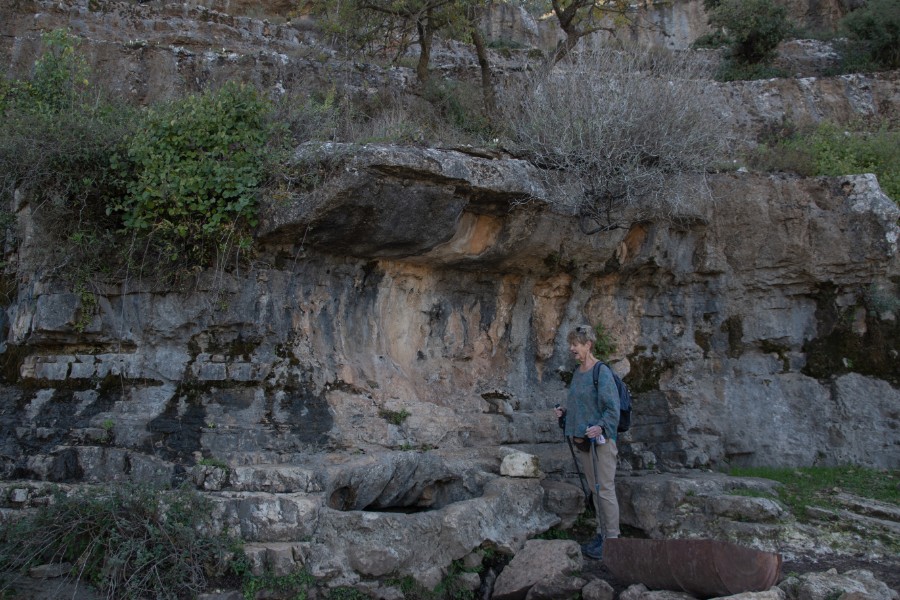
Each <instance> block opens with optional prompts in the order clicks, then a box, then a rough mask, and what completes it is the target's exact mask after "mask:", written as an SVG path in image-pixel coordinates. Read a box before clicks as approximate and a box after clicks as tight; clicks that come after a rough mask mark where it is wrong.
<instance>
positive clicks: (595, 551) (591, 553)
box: [581, 533, 603, 560]
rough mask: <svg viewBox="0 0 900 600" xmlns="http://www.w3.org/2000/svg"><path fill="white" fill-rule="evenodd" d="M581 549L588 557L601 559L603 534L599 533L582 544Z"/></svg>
mask: <svg viewBox="0 0 900 600" xmlns="http://www.w3.org/2000/svg"><path fill="white" fill-rule="evenodd" d="M581 551H582V552H583V553H584V555H585V556H587V557H588V558H593V559H594V560H600V559H601V558H602V557H603V536H602V535H600V534H599V533H598V534H597V537H595V538H594V539H592V540H591V541H589V542H588V543H587V544H583V545H582V546H581Z"/></svg>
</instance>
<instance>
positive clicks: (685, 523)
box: [0, 146, 900, 581]
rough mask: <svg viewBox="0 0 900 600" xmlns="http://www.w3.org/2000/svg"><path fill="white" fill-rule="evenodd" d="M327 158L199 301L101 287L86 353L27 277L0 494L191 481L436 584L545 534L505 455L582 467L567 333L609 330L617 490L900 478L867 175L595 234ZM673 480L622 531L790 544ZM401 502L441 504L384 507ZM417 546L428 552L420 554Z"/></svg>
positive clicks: (80, 338)
mask: <svg viewBox="0 0 900 600" xmlns="http://www.w3.org/2000/svg"><path fill="white" fill-rule="evenodd" d="M329 153H332V154H331V155H329ZM308 156H309V155H308V153H306V152H304V153H300V154H298V161H301V160H308ZM317 160H323V161H326V162H328V164H330V165H331V166H332V168H333V177H332V178H331V179H330V180H329V181H328V183H327V184H326V185H324V186H321V187H320V188H319V189H317V190H314V191H313V192H310V193H309V194H307V195H301V196H297V197H296V198H293V199H292V200H291V201H289V202H287V203H285V202H280V203H278V204H272V205H270V206H268V207H267V208H266V211H265V215H264V219H263V221H262V224H261V227H260V232H259V240H260V243H261V247H262V248H263V255H262V258H261V260H260V261H259V262H258V263H257V264H256V265H255V266H254V267H253V268H252V269H250V270H248V271H242V272H240V273H238V272H235V273H216V274H215V275H216V279H212V278H211V279H210V280H209V281H207V282H201V283H200V286H199V287H198V289H197V290H196V291H195V292H193V293H192V294H191V295H189V296H184V295H179V294H176V293H159V292H155V291H151V290H150V289H149V288H148V289H144V288H141V287H140V285H139V284H130V287H129V288H125V287H123V288H121V289H108V290H105V291H104V292H103V293H102V294H101V296H100V302H99V310H98V312H97V314H95V315H94V316H93V320H92V321H91V323H90V325H89V326H88V327H87V328H86V329H85V330H84V331H83V332H81V333H79V332H77V331H75V323H76V321H77V318H78V314H79V311H80V308H81V307H80V300H79V299H78V298H77V297H75V295H74V294H72V293H71V292H70V291H68V290H66V289H65V288H64V287H59V286H58V285H57V284H55V283H54V282H53V281H48V280H44V279H42V278H40V277H38V276H37V274H36V273H35V274H34V275H33V276H31V277H30V278H29V277H25V278H23V279H22V280H21V286H20V289H19V292H18V296H17V301H16V303H15V304H12V305H10V306H9V307H8V309H7V313H8V315H9V323H10V329H9V336H8V339H7V353H8V356H9V357H10V358H11V359H12V360H13V363H12V364H13V366H14V368H13V369H12V371H11V372H12V373H13V377H12V378H10V379H8V381H7V385H6V387H4V389H3V394H4V398H6V401H5V404H4V411H3V414H2V421H0V423H2V427H3V432H4V435H3V445H4V449H3V463H2V469H3V475H4V477H5V478H31V479H37V480H47V481H58V482H79V481H115V480H119V479H125V478H139V479H144V480H145V479H151V480H157V481H161V482H166V481H179V480H182V479H185V478H188V477H192V478H193V480H194V481H195V483H197V485H198V486H199V487H201V488H203V489H207V490H210V491H211V492H213V493H214V496H213V497H214V498H215V499H216V502H217V506H219V509H218V513H217V514H218V515H219V517H218V518H219V520H220V521H221V522H222V523H223V525H227V526H230V527H232V528H234V529H235V530H239V531H240V532H241V534H242V536H243V537H244V538H245V539H247V540H249V541H254V542H258V543H267V542H277V543H292V542H297V541H299V540H311V541H310V542H309V543H308V544H307V545H306V546H304V548H305V550H304V551H303V557H302V560H301V561H300V562H298V563H297V564H301V562H302V564H304V565H306V566H309V567H310V568H311V569H312V570H313V571H314V572H315V573H317V574H319V575H320V576H323V577H328V578H331V579H333V580H334V581H354V580H355V578H358V577H360V576H373V577H374V576H380V575H383V574H386V573H389V572H393V571H397V572H407V573H415V574H416V575H417V576H419V577H422V578H423V580H425V581H433V580H435V579H439V578H440V576H441V571H440V568H441V565H447V564H449V562H450V561H451V560H455V559H457V558H460V557H462V556H465V555H466V554H467V553H469V552H471V551H472V549H473V548H476V547H478V546H479V545H480V544H481V543H484V542H485V541H486V540H490V541H491V542H492V543H495V544H497V545H500V546H502V547H506V548H508V549H509V550H510V551H513V550H515V549H516V548H517V547H518V546H519V545H521V544H522V543H524V541H525V539H526V538H527V537H528V536H529V535H533V534H534V533H537V532H538V531H541V530H542V528H544V529H545V528H547V527H549V526H550V525H551V524H553V523H556V522H559V520H560V518H561V517H557V516H555V515H551V514H550V513H549V512H547V508H546V507H547V503H546V502H545V500H544V495H545V492H544V488H543V487H541V486H540V485H539V484H538V482H537V481H531V482H529V481H528V480H521V481H520V483H519V484H517V485H522V486H526V487H524V488H522V489H521V490H519V491H518V492H517V493H512V492H511V491H509V490H510V486H511V485H513V484H512V483H509V482H508V481H507V479H505V478H499V473H500V472H501V469H502V466H501V460H502V456H503V455H502V454H501V453H498V452H497V449H498V447H502V446H511V447H513V448H516V449H518V450H522V451H525V452H527V453H529V454H532V455H534V456H536V457H537V458H538V459H539V464H540V471H541V472H544V473H549V474H551V475H553V474H555V475H557V476H559V475H565V474H566V473H567V472H569V470H570V469H571V466H570V464H571V462H570V456H569V455H568V451H567V448H566V447H565V445H563V444H562V443H560V442H561V439H560V433H559V429H558V427H557V424H556V421H555V418H554V417H553V413H552V411H551V410H550V408H551V407H552V405H553V404H555V403H556V402H557V401H559V400H560V399H561V398H562V397H563V396H564V384H563V382H562V379H561V378H560V373H563V372H564V371H565V370H566V369H568V368H570V366H569V364H568V357H567V352H566V342H565V332H566V330H567V328H568V327H569V326H571V325H573V324H575V323H578V322H583V321H587V322H598V321H600V322H603V323H605V324H606V325H607V327H608V329H609V331H610V332H611V334H612V335H613V336H614V337H615V339H616V340H617V342H618V347H619V351H620V358H621V359H622V360H620V361H619V364H618V365H617V368H620V369H622V371H623V373H624V372H626V371H627V377H626V379H627V380H628V381H630V382H631V384H632V388H633V390H634V392H635V394H636V397H635V411H636V412H635V419H634V426H633V429H632V431H631V432H630V433H629V434H628V435H627V436H625V437H623V439H622V440H621V443H620V447H621V452H622V454H621V456H622V458H623V469H625V470H627V469H628V468H629V467H632V468H637V469H640V468H646V467H649V466H659V465H663V466H667V467H668V468H682V467H700V466H715V465H719V464H723V463H724V462H725V461H729V462H731V463H732V464H734V463H743V464H748V465H752V464H784V465H788V464H794V465H797V464H799V465H803V464H836V463H844V462H856V463H860V464H867V465H870V466H874V467H890V468H896V466H897V465H898V463H900V449H898V447H897V444H896V437H895V435H894V434H893V433H892V432H894V431H896V428H897V426H898V423H897V414H896V411H895V407H896V405H897V401H898V391H897V388H896V387H895V385H896V381H898V372H897V369H898V363H897V361H896V360H892V358H891V357H894V356H895V353H896V352H897V348H896V340H897V339H898V336H897V335H896V328H897V326H898V325H897V320H896V316H895V315H894V313H892V312H891V311H890V310H887V309H885V307H884V306H881V308H878V307H874V306H867V304H866V303H867V299H868V298H869V297H870V296H871V291H872V289H873V286H875V285H878V286H881V287H880V288H879V289H880V290H882V292H884V293H887V294H896V291H895V288H894V287H892V286H895V285H896V283H895V282H896V279H897V276H898V261H897V242H898V227H897V217H898V214H900V213H898V209H897V207H896V205H894V204H893V203H892V202H890V201H889V200H888V199H887V198H885V197H884V196H883V194H881V193H880V191H879V190H878V187H877V183H876V182H875V181H874V179H873V178H871V177H868V176H853V177H844V178H830V179H829V178H821V179H810V180H804V179H793V178H783V177H763V176H758V175H749V174H740V173H738V174H731V175H722V176H717V177H713V178H711V179H710V181H709V185H710V188H711V190H712V195H713V197H715V198H718V201H717V202H716V203H714V204H712V205H709V206H698V207H697V208H696V213H695V214H694V215H693V216H692V217H691V219H690V220H685V221H682V222H680V223H678V224H672V223H668V222H659V223H640V224H635V225H633V226H632V227H631V228H630V229H629V230H627V231H621V232H616V233H614V234H611V235H607V236H604V237H590V238H588V237H584V236H583V235H582V234H580V233H579V232H578V230H577V225H576V224H575V223H574V222H573V220H572V219H571V218H570V217H569V216H567V214H566V213H565V212H561V211H560V210H559V209H557V208H556V207H554V206H553V205H551V204H548V203H547V202H546V200H544V199H543V192H542V190H541V189H540V187H539V185H538V184H537V183H535V178H534V177H533V176H532V167H530V166H528V165H527V164H525V163H522V162H521V161H515V160H507V159H503V158H488V157H484V156H471V155H468V154H464V153H461V152H456V151H447V150H444V151H441V150H434V149H431V150H411V149H403V148H393V147H368V148H364V149H362V150H360V151H359V152H352V153H351V152H348V150H347V149H346V148H343V147H339V146H326V147H324V148H321V149H320V152H319V154H318V155H317ZM329 161H330V162H329ZM526 199H527V201H525V200H526ZM18 217H19V219H20V222H21V226H22V227H29V226H30V225H29V223H30V222H31V221H32V220H33V219H35V218H39V215H34V214H33V213H32V209H31V207H30V206H29V205H28V204H27V202H26V203H23V204H22V206H21V209H20V210H19V213H18ZM404 224H408V225H409V228H408V229H407V228H405V227H404V226H403V225H404ZM860 240H865V242H864V243H860ZM34 251H35V248H33V247H30V246H29V245H28V244H27V243H25V244H23V245H22V247H21V251H20V253H19V255H18V256H17V257H16V260H17V261H18V264H19V265H27V264H29V261H31V260H32V254H31V253H32V252H34ZM22 272H23V273H28V271H27V270H22ZM847 339H849V340H856V341H855V342H854V343H853V344H849V345H848V344H846V343H843V342H841V343H837V342H835V341H834V340H845V341H846V340H847ZM833 346H834V347H833ZM892 353H894V354H892ZM851 365H852V368H851ZM812 406H814V407H815V409H814V410H811V409H810V407H812ZM393 415H402V418H397V417H394V416H393ZM838 423H839V425H837V424H838ZM415 449H419V450H420V452H415V451H414V450H415ZM423 451H424V452H423ZM358 453H364V454H358ZM202 457H205V458H207V459H211V460H212V461H214V462H213V463H212V464H206V465H199V466H198V467H197V468H195V469H194V470H192V471H191V472H187V471H186V469H191V468H192V465H194V464H195V463H196V462H197V461H198V460H199V459H200V458H202ZM216 464H220V465H224V464H227V465H228V467H229V468H228V469H223V468H222V466H215V465H216ZM533 474H535V475H536V474H537V473H536V472H535V473H533ZM639 481H640V482H645V483H643V484H641V485H645V486H647V487H646V488H644V489H642V491H641V492H640V493H638V492H637V491H636V490H638V489H640V486H638V487H634V486H633V485H632V484H636V483H637V482H639ZM675 481H676V480H674V479H673V480H670V481H668V482H660V483H658V484H657V483H655V480H654V479H653V478H648V479H644V478H622V479H621V481H620V483H619V488H620V490H619V491H620V496H621V497H622V499H623V522H625V523H627V524H633V525H634V526H636V527H639V528H641V529H642V530H644V531H646V532H648V533H649V534H651V535H671V534H675V533H678V532H684V531H694V532H696V531H699V530H701V529H702V530H704V531H711V529H710V527H709V526H708V525H707V522H708V521H709V515H710V514H712V515H716V516H717V517H719V519H718V521H716V522H717V523H719V525H718V526H717V528H713V529H712V531H713V532H714V533H715V534H716V535H717V536H720V537H725V538H727V539H737V540H743V541H749V542H750V543H754V544H757V545H765V544H766V543H767V542H766V540H772V539H784V538H785V536H779V535H776V533H775V532H777V531H778V530H779V528H780V527H782V523H781V522H780V519H781V518H782V513H781V509H780V508H779V507H778V505H777V504H775V503H773V502H772V501H769V500H765V499H752V500H750V499H741V498H738V497H732V496H731V495H729V494H728V493H727V490H725V489H723V488H722V487H721V486H719V487H718V488H717V489H715V490H714V491H710V492H709V493H702V494H697V495H696V496H689V495H688V494H687V493H686V491H685V489H684V488H683V487H681V486H679V485H675V484H674V482H675ZM501 482H502V483H501ZM686 485H687V486H695V487H696V490H697V491H702V490H703V489H704V488H703V486H704V485H706V484H704V483H703V482H702V478H701V479H690V480H689V483H687V484H686ZM697 486H700V487H697ZM654 487H656V488H659V489H656V491H652V492H650V493H647V490H648V489H654ZM713 488H715V486H713ZM576 489H577V488H576ZM666 490H669V491H668V492H666ZM574 496H575V497H576V498H577V492H576V493H575V494H574ZM17 497H18V496H16V495H13V496H12V498H17ZM684 506H689V507H690V506H693V507H694V508H695V509H694V510H690V511H687V513H684V514H681V515H680V516H679V518H678V519H674V517H672V516H671V515H672V514H673V513H675V512H678V511H683V507H684ZM395 509H404V510H411V511H419V510H423V509H428V511H427V512H414V513H412V514H410V515H407V516H401V515H396V514H388V513H381V512H379V511H383V510H395ZM551 510H552V509H551ZM560 513H561V514H566V515H568V517H567V518H571V514H572V513H571V512H570V509H562V508H561V509H560ZM748 519H750V520H753V521H755V523H754V524H753V525H752V526H750V525H748V524H747V523H746V522H745V521H746V520H748ZM504 523H506V524H504ZM350 531H353V532H355V533H354V534H353V535H354V536H355V539H358V540H360V543H358V544H356V545H354V546H353V547H352V548H351V547H345V545H344V542H343V541H342V540H345V539H346V538H347V536H348V535H350ZM360 531H363V532H368V533H367V534H365V535H361V534H360V533H359V532H360ZM427 531H436V532H441V535H440V536H439V538H434V539H432V538H430V537H428V536H427V535H423V534H421V533H412V532H427ZM451 531H452V532H454V533H453V535H450V534H449V533H448V532H451ZM788 531H791V532H795V531H799V530H797V529H791V528H788ZM801 533H802V532H801ZM796 535H799V536H800V538H802V539H803V540H808V538H809V536H806V537H804V536H803V535H801V534H796ZM804 543H806V542H796V541H795V545H797V546H800V547H802V546H803V544H804ZM342 548H343V549H342ZM267 556H268V554H267ZM426 565H427V566H426ZM434 565H437V566H436V567H434ZM435 569H437V570H435Z"/></svg>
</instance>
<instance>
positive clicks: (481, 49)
mask: <svg viewBox="0 0 900 600" xmlns="http://www.w3.org/2000/svg"><path fill="white" fill-rule="evenodd" d="M470 24H471V26H472V43H473V44H475V54H476V55H477V56H478V66H479V67H480V68H481V93H482V95H483V96H484V110H485V112H487V115H488V118H489V119H493V116H494V113H495V112H496V110H497V100H496V97H495V94H494V82H493V80H492V77H491V63H490V62H488V57H487V47H486V46H485V45H484V38H483V37H482V35H481V30H480V29H478V21H477V19H475V18H473V19H471V20H470Z"/></svg>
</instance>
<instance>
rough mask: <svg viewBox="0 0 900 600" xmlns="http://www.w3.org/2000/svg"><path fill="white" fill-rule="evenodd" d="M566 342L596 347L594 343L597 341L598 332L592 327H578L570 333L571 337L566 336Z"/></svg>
mask: <svg viewBox="0 0 900 600" xmlns="http://www.w3.org/2000/svg"><path fill="white" fill-rule="evenodd" d="M566 340H568V342H569V343H570V344H571V343H573V342H574V343H578V344H591V345H592V346H593V345H594V342H596V341H597V332H596V331H594V328H593V327H591V326H590V325H576V326H575V327H573V328H572V330H571V331H569V335H568V336H566Z"/></svg>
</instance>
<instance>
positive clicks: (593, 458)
mask: <svg viewBox="0 0 900 600" xmlns="http://www.w3.org/2000/svg"><path fill="white" fill-rule="evenodd" d="M588 427H590V425H588ZM585 434H586V433H585ZM605 443H606V439H605V438H604V437H603V432H602V428H601V433H600V437H599V438H591V469H593V471H594V493H595V494H596V495H595V496H594V503H595V505H594V511H595V512H596V513H597V515H598V516H599V515H600V471H599V469H598V466H597V463H599V462H600V459H599V458H598V457H597V444H605Z"/></svg>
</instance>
